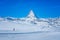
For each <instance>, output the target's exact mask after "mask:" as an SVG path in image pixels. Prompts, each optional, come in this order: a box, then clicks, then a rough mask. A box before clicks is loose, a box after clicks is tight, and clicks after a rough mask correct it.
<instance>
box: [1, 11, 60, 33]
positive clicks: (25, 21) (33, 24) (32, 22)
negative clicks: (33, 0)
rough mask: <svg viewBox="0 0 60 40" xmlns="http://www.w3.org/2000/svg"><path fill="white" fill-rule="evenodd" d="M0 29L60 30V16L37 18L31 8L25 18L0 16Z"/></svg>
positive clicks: (21, 30)
mask: <svg viewBox="0 0 60 40" xmlns="http://www.w3.org/2000/svg"><path fill="white" fill-rule="evenodd" d="M0 30H10V31H14V32H36V31H60V18H37V17H36V16H35V15H34V13H33V11H32V10H31V11H30V13H29V14H28V15H27V16H26V17H25V18H13V17H5V18H2V17H0ZM3 32H5V31H3ZM0 33H1V31H0Z"/></svg>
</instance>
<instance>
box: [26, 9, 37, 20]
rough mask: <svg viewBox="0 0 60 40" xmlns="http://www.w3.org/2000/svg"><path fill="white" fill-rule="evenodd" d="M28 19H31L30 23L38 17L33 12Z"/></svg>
mask: <svg viewBox="0 0 60 40" xmlns="http://www.w3.org/2000/svg"><path fill="white" fill-rule="evenodd" d="M26 18H27V19H29V20H30V21H33V20H35V19H37V17H36V15H35V14H34V13H33V11H32V10H31V11H30V12H29V14H28V15H27V17H26Z"/></svg>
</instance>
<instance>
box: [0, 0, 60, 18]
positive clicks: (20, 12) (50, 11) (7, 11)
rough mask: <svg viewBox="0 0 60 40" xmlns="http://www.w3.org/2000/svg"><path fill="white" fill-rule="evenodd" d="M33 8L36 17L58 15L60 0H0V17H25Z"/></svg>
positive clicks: (59, 12)
mask: <svg viewBox="0 0 60 40" xmlns="http://www.w3.org/2000/svg"><path fill="white" fill-rule="evenodd" d="M30 10H33V12H34V13H35V15H36V16H37V17H39V18H40V17H43V18H49V17H59V16H60V0H0V16H1V17H7V16H11V17H26V16H27V15H28V13H29V11H30Z"/></svg>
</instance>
